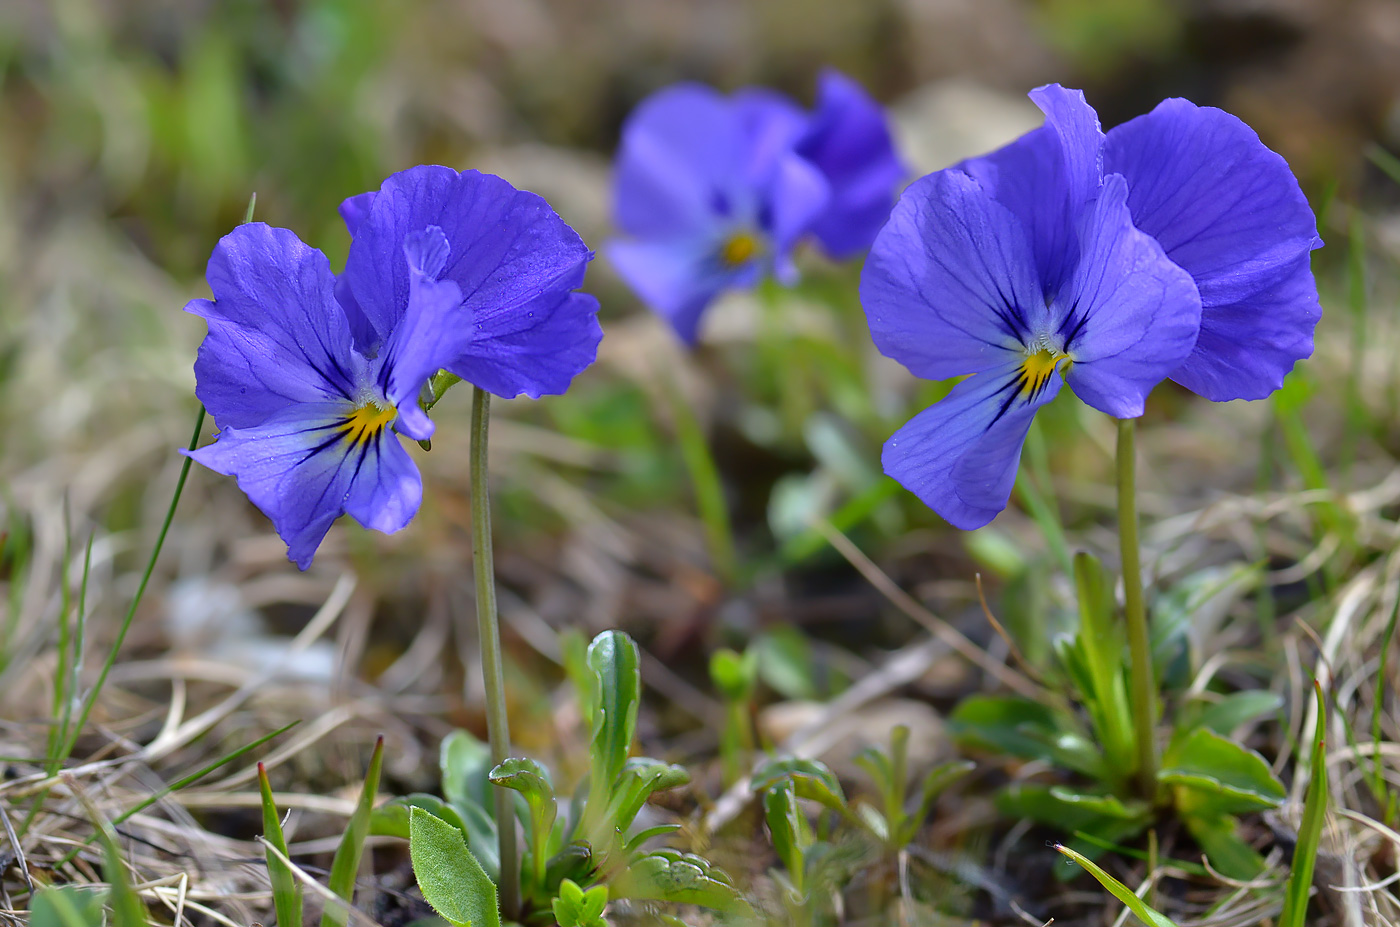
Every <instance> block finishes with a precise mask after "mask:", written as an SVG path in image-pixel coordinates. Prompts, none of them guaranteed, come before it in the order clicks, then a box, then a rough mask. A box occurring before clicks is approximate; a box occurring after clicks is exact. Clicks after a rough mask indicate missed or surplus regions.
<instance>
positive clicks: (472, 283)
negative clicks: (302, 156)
mask: <svg viewBox="0 0 1400 927" xmlns="http://www.w3.org/2000/svg"><path fill="white" fill-rule="evenodd" d="M342 214H344V215H346V220H347V223H348V224H349V225H350V226H351V227H352V232H353V233H354V235H355V237H354V241H353V243H352V245H351V251H350V258H349V260H348V262H347V265H346V271H345V273H344V274H343V275H342V276H341V277H340V279H339V280H337V278H336V277H335V275H334V274H332V272H331V269H330V265H329V262H328V261H327V260H326V257H325V255H324V254H322V253H321V252H320V251H318V250H316V249H314V248H311V247H310V246H308V245H306V244H304V243H303V242H302V241H301V240H300V239H298V238H297V236H296V235H295V234H293V233H292V232H290V231H288V230H286V229H278V228H272V227H270V226H267V225H264V224H262V223H251V224H248V225H243V226H239V227H238V228H237V229H234V230H233V231H232V232H231V233H229V234H228V235H226V236H225V237H224V238H223V239H222V240H221V241H220V242H219V244H218V245H217V246H216V247H215V249H214V253H213V256H212V257H211V258H210V260H209V267H208V272H207V279H208V282H209V286H210V289H211V290H212V291H213V296H214V298H213V299H212V300H207V299H196V300H193V301H192V302H191V303H190V304H189V305H188V306H187V307H186V309H187V311H189V312H192V313H194V314H195V315H198V316H201V317H203V318H204V319H205V320H206V321H207V323H208V326H209V332H208V335H207V336H206V337H205V339H204V343H203V344H202V345H201V346H200V349H199V354H198V357H197V359H196V361H195V377H196V381H197V385H196V390H195V391H196V394H197V395H198V396H199V399H200V400H201V401H202V402H203V403H204V405H205V406H206V408H208V410H209V412H210V413H211V414H212V415H213V416H214V421H215V423H216V425H217V426H218V428H219V435H218V439H217V440H216V441H215V442H214V443H213V444H210V445H208V446H206V447H203V448H200V449H198V450H196V451H194V452H192V453H191V455H190V456H192V457H193V458H194V459H195V460H197V461H199V462H200V463H201V464H203V465H205V466H207V467H209V468H210V469H212V470H215V471H217V472H219V473H223V474H227V475H230V476H234V477H236V478H237V479H238V485H239V488H240V489H242V490H243V491H244V492H245V493H246V494H247V496H248V498H249V499H250V500H251V501H252V502H253V504H254V505H256V506H257V507H258V508H259V509H261V510H262V511H263V512H264V514H266V515H267V516H268V517H269V518H270V519H271V520H272V523H273V526H274V527H275V528H276V529H277V533H278V534H279V535H281V537H282V539H283V540H284V541H285V542H286V544H287V553H288V556H289V557H290V558H291V559H292V560H293V561H295V562H296V564H297V565H298V566H299V567H301V568H302V569H305V568H306V567H307V566H309V565H310V563H311V560H312V557H313V556H314V555H315V552H316V549H317V547H318V546H319V545H320V543H321V540H322V538H324V537H325V534H326V532H327V531H328V530H329V529H330V526H331V524H332V523H333V522H334V521H335V520H336V519H337V518H338V517H340V515H342V514H345V513H348V514H349V515H350V516H351V517H353V518H354V519H355V520H356V521H358V522H359V523H360V524H361V525H363V526H365V527H366V528H373V529H376V530H379V531H384V532H394V531H397V530H399V529H400V528H402V527H404V526H405V525H406V524H408V522H409V521H410V520H411V519H412V518H413V516H414V514H416V512H417V511H418V507H419V504H420V502H421V500H422V492H423V490H422V480H421V478H420V476H419V473H418V468H417V466H416V465H415V464H414V463H413V460H412V458H410V456H409V454H408V451H407V450H406V448H405V447H404V445H403V443H402V441H401V440H400V438H399V436H400V435H402V436H403V437H405V438H410V439H414V440H425V439H427V438H429V437H430V436H431V435H432V434H433V430H434V425H433V422H432V421H431V420H430V419H429V418H428V416H427V415H426V414H425V413H424V412H423V410H422V408H420V406H419V402H418V401H419V396H420V393H421V391H422V388H423V386H424V384H425V383H426V381H427V380H428V378H429V377H431V376H432V375H433V374H434V373H436V372H437V371H438V370H439V369H443V368H446V369H449V370H452V371H453V372H454V373H457V374H459V375H460V376H462V377H463V378H464V379H467V380H470V381H471V382H473V383H476V384H477V385H479V386H482V387H483V388H486V389H489V390H490V391H492V392H495V393H498V394H500V395H505V396H514V395H517V394H519V393H526V394H528V395H531V396H538V395H540V394H543V393H548V392H560V391H562V390H563V389H564V388H565V387H567V385H568V382H569V379H570V378H572V377H573V375H574V374H576V373H578V371H579V370H581V369H582V368H583V367H584V366H587V364H588V363H589V362H591V361H592V359H593V356H594V353H595V352H596V348H597V343H598V337H599V335H600V333H599V331H598V326H597V321H596V319H595V318H594V316H595V313H596V309H597V303H596V302H595V301H594V300H593V299H592V297H589V296H585V295H583V294H578V293H571V292H569V290H570V289H571V288H572V287H573V286H577V285H578V283H579V282H580V280H581V278H582V274H583V265H584V263H585V262H586V261H587V260H588V259H589V258H590V257H591V253H590V252H589V251H588V250H587V249H586V248H585V247H584V245H583V243H582V242H581V241H580V240H579V238H578V236H577V235H576V234H574V232H573V230H572V229H570V228H569V227H568V226H567V225H566V224H564V222H563V221H562V220H561V219H559V217H558V216H556V215H555V214H554V213H553V211H552V210H550V209H549V207H548V205H546V204H545V203H544V201H543V200H541V199H540V198H539V197H537V196H534V195H533V194H529V193H523V192H521V191H518V190H515V189H514V188H513V187H511V186H510V185H509V184H507V183H506V182H505V181H503V180H501V179H500V178H496V177H491V176H488V175H482V174H477V173H475V172H471V171H468V172H464V173H462V174H458V173H457V172H455V171H451V170H449V169H447V168H436V167H419V168H413V169H411V170H408V171H404V172H402V173H400V174H396V175H394V176H393V177H390V178H389V179H388V180H386V181H385V182H384V185H383V186H382V187H381V188H380V190H379V191H378V193H377V194H373V195H368V194H367V195H364V196H362V197H359V198H356V199H355V200H354V201H353V202H350V201H347V205H346V206H345V207H342Z"/></svg>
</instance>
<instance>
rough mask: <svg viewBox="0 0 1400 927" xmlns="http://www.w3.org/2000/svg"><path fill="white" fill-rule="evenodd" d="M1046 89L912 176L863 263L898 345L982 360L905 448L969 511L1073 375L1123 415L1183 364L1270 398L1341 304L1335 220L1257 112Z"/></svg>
mask: <svg viewBox="0 0 1400 927" xmlns="http://www.w3.org/2000/svg"><path fill="white" fill-rule="evenodd" d="M1031 98H1032V99H1033V100H1034V101H1035V103H1036V104H1037V105H1038V106H1039V107H1040V108H1041V110H1043V111H1044V112H1045V116H1046V119H1045V125H1044V126H1042V127H1041V128H1039V129H1036V130H1034V131H1032V132H1030V133H1028V134H1026V135H1025V136H1022V137H1021V138H1020V139H1018V140H1017V141H1015V142H1013V143H1011V144H1010V145H1007V146H1006V147H1004V148H1002V149H999V150H998V151H996V152H993V153H992V154H990V155H987V156H985V157H981V158H975V159H972V160H969V161H966V162H963V163H962V164H960V165H957V166H955V167H953V168H950V169H948V170H945V171H940V172H937V173H934V174H931V175H929V176H927V177H925V178H923V179H922V180H919V181H916V182H915V183H914V184H912V185H911V186H910V187H909V188H908V189H907V190H906V191H905V193H904V195H903V196H902V197H901V199H900V201H899V203H898V204H897V206H896V207H895V210H894V212H893V214H892V215H891V218H890V221H889V223H888V224H887V225H886V226H885V228H884V229H883V230H882V231H881V232H880V235H879V237H878V238H877V239H876V242H875V244H874V245H873V246H872V248H871V252H870V257H869V258H868V260H867V262H866V265H865V270H864V273H863V275H862V279H861V301H862V303H863V304H864V306H865V309H866V315H867V318H868V320H869V322H870V327H871V332H872V334H873V335H874V338H875V343H876V345H877V346H878V347H879V349H880V350H881V352H883V353H884V354H886V355H888V356H890V357H892V358H894V359H895V360H898V361H900V362H901V363H903V364H904V365H905V366H906V367H908V368H909V370H910V371H911V372H912V373H914V374H915V375H917V376H921V377H926V378H929V379H945V378H951V377H958V376H964V375H968V374H971V375H972V376H970V377H969V378H968V379H966V380H964V381H962V382H960V383H958V384H957V385H956V386H955V387H953V390H952V392H951V393H950V394H949V395H948V396H947V398H945V399H944V400H942V401H940V402H938V403H936V404H935V405H934V406H932V407H931V408H929V409H927V410H925V411H924V412H922V413H920V414H919V415H917V416H915V417H914V418H913V419H912V420H911V421H910V422H909V423H908V424H906V425H905V426H904V427H903V428H901V429H900V430H899V431H898V432H896V433H895V435H894V436H893V437H891V438H890V440H889V441H888V442H887V443H886V445H885V450H884V456H883V462H884V466H885V471H886V472H887V473H888V474H890V475H891V476H893V477H894V478H895V479H897V480H898V481H899V482H900V483H902V484H903V485H904V486H905V487H907V488H908V489H910V490H911V491H913V492H914V493H915V494H916V495H918V496H919V498H920V499H922V500H923V501H924V502H925V503H926V504H928V505H929V506H930V507H931V508H933V509H934V510H935V511H937V512H938V513H939V514H940V515H942V516H943V517H944V518H946V519H947V520H948V521H949V522H951V523H952V524H954V525H956V526H957V527H960V528H976V527H979V526H981V525H984V524H986V523H987V522H989V521H991V520H992V518H994V517H995V516H996V514H997V513H998V512H1000V511H1001V510H1002V509H1003V508H1005V506H1006V503H1007V500H1008V498H1009V496H1010V492H1011V488H1012V484H1013V483H1014V480H1015V476H1016V467H1017V462H1018V461H1019V458H1020V451H1021V446H1022V444H1023V443H1024V440H1025V436H1026V432H1027V430H1028V429H1029V427H1030V422H1031V419H1032V417H1033V415H1034V413H1035V410H1036V409H1037V408H1039V407H1040V406H1041V405H1044V404H1045V403H1046V402H1049V401H1050V400H1051V399H1052V398H1054V396H1055V395H1056V394H1057V393H1058V391H1059V389H1060V385H1061V380H1062V379H1063V381H1064V382H1065V383H1068V384H1069V386H1070V388H1071V389H1072V390H1073V391H1074V392H1075V393H1076V394H1077V395H1078V396H1079V397H1080V398H1081V399H1083V400H1084V401H1085V402H1087V403H1088V404H1089V405H1091V406H1093V407H1094V408H1097V409H1099V410H1101V411H1103V412H1106V413H1108V414H1109V415H1112V416H1115V417H1117V418H1131V417H1136V416H1138V415H1141V414H1142V411H1143V403H1144V400H1145V398H1146V396H1147V394H1148V392H1149V391H1150V390H1151V389H1152V387H1153V386H1154V385H1155V384H1156V383H1158V382H1160V381H1161V380H1163V379H1165V378H1168V377H1170V378H1172V379H1174V380H1176V381H1177V382H1179V383H1181V384H1182V385H1183V386H1185V387H1187V388H1188V389H1191V390H1193V391H1195V392H1198V393H1200V394H1201V395H1203V396H1206V397H1207V398H1210V399H1214V400H1228V399H1236V398H1259V397H1262V396H1266V395H1268V394H1269V393H1270V392H1271V391H1273V390H1274V389H1277V388H1278V387H1279V385H1280V384H1281V383H1282V381H1283V377H1284V375H1285V374H1286V373H1287V372H1288V371H1289V369H1291V368H1292V366H1293V364H1294V363H1295V362H1296V361H1297V360H1299V359H1301V358H1304V357H1307V356H1308V355H1309V354H1310V353H1311V351H1312V332H1313V328H1314V327H1315V325H1316V323H1317V319H1318V318H1319V316H1320V309H1319V306H1318V301H1317V290H1316V285H1315V283H1314V280H1313V277H1312V272H1311V268H1310V264H1309V253H1310V252H1311V251H1312V250H1313V249H1314V248H1317V247H1320V246H1321V241H1320V239H1319V238H1318V237H1317V229H1316V221H1315V219H1314V217H1313V214H1312V211H1311V209H1310V208H1309V207H1308V204H1307V200H1306V199H1305V198H1304V196H1303V194H1302V191H1301V189H1300V188H1299V186H1298V182H1297V180H1296V179H1295V178H1294V177H1293V174H1292V173H1291V171H1290V170H1289V169H1288V166H1287V164H1286V163H1285V162H1284V160H1283V159H1282V158H1281V157H1279V156H1278V155H1277V154H1275V153H1274V152H1272V151H1270V150H1269V149H1268V148H1266V147H1265V146H1264V145H1263V143H1261V142H1260V141H1259V138H1258V136H1257V135H1256V134H1255V133H1254V132H1253V131H1252V130H1251V129H1249V127H1248V126H1246V125H1245V124H1244V123H1242V122H1241V121H1240V120H1238V119H1236V118H1235V117H1233V116H1231V115H1229V114H1227V113H1224V112H1222V111H1220V110H1216V109H1210V108H1206V107H1197V106H1195V105H1193V104H1191V103H1188V102H1186V101H1184V100H1167V101H1165V102H1163V103H1162V104H1161V105H1159V106H1158V107H1157V108H1156V109H1155V110H1153V111H1152V112H1151V113H1149V114H1148V115H1146V116H1142V117H1139V118H1138V119H1134V120H1132V121H1131V122H1128V123H1125V124H1124V125H1122V126H1119V127H1118V128H1115V129H1114V130H1112V131H1110V132H1109V133H1108V134H1107V135H1105V134H1104V133H1103V132H1102V131H1101V130H1100V127H1099V122H1098V117H1097V115H1096V114H1095V113H1094V111H1093V109H1091V108H1090V107H1089V105H1088V104H1087V103H1086V102H1085V100H1084V97H1083V94H1082V93H1079V92H1077V91H1069V90H1066V89H1064V88H1062V87H1060V86H1058V85H1050V86H1047V87H1042V88H1039V89H1037V90H1035V91H1034V92H1032V94H1031ZM1057 374H1059V376H1057Z"/></svg>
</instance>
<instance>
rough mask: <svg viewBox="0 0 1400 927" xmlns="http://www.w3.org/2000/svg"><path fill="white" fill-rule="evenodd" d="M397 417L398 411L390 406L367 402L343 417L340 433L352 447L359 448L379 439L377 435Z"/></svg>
mask: <svg viewBox="0 0 1400 927" xmlns="http://www.w3.org/2000/svg"><path fill="white" fill-rule="evenodd" d="M398 415H399V410H398V409H396V408H394V407H393V406H391V405H387V404H386V405H380V404H379V403H377V402H367V403H365V404H364V405H362V406H358V407H357V408H356V409H355V411H354V412H351V413H350V414H349V415H348V416H346V417H345V423H344V424H343V425H341V433H342V434H343V435H344V436H345V437H346V438H347V439H348V440H349V441H350V443H351V444H352V445H354V446H355V447H359V446H360V445H361V444H364V443H366V442H368V441H371V440H373V439H374V438H377V437H379V433H380V432H381V431H383V430H384V429H385V428H387V427H388V426H389V425H390V424H392V423H393V421H394V419H395V418H397V417H398Z"/></svg>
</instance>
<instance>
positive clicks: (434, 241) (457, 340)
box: [380, 225, 473, 441]
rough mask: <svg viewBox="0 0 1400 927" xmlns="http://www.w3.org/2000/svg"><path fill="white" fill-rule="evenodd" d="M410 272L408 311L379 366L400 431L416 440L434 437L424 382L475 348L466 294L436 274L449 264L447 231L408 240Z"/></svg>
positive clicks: (427, 231) (435, 229) (432, 228)
mask: <svg viewBox="0 0 1400 927" xmlns="http://www.w3.org/2000/svg"><path fill="white" fill-rule="evenodd" d="M403 251H404V257H405V259H406V260H407V263H408V267H409V296H408V309H407V311H406V312H405V313H404V317H403V319H402V320H401V321H400V322H399V324H398V325H396V326H395V327H394V332H393V334H391V335H390V336H389V340H388V341H387V342H386V343H385V345H384V354H383V358H384V360H383V364H382V366H381V367H380V381H381V384H380V385H381V387H382V389H383V390H384V395H385V398H387V399H388V400H389V402H391V403H392V404H393V405H394V407H395V408H396V409H398V411H399V419H398V423H397V425H396V427H397V428H398V431H399V432H400V433H401V434H404V435H407V436H408V437H410V438H413V439H415V440H419V441H422V440H426V439H428V438H430V437H432V435H433V423H432V420H431V419H429V418H428V416H427V415H426V414H425V413H424V412H423V410H422V408H420V407H419V405H418V393H419V391H420V390H421V389H422V388H423V383H424V382H425V381H427V379H428V378H429V377H431V376H432V375H433V374H435V373H437V372H438V371H439V370H441V369H442V368H444V367H446V366H447V365H449V364H451V363H452V362H453V361H454V360H456V358H457V357H458V356H459V355H460V354H461V353H462V352H463V351H464V350H466V347H467V345H469V344H470V343H471V340H472V334H473V328H472V325H471V319H470V317H469V316H467V315H466V314H465V313H463V312H462V311H461V310H460V308H459V307H460V306H461V304H462V291H461V289H460V288H458V286H457V284H455V283H453V282H452V281H451V280H438V279H437V274H438V273H440V272H441V270H442V268H443V266H444V265H445V264H446V262H447V261H448V260H449V259H450V249H449V247H448V244H447V237H446V236H445V235H444V234H443V232H442V229H440V228H438V227H437V226H435V225H433V226H429V227H428V228H426V229H423V230H422V231H419V232H413V233H411V234H410V235H409V236H408V237H407V239H406V240H405V241H404V245H403Z"/></svg>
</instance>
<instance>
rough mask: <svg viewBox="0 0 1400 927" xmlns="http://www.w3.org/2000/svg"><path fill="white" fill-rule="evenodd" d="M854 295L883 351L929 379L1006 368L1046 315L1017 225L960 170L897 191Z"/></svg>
mask: <svg viewBox="0 0 1400 927" xmlns="http://www.w3.org/2000/svg"><path fill="white" fill-rule="evenodd" d="M860 299H861V304H862V305H863V306H864V307H865V314H866V318H867V320H868V321H869V323H870V332H871V334H872V336H873V337H874V339H875V344H876V346H877V347H878V348H879V349H880V351H881V353H883V354H885V355H886V356H888V357H892V358H894V359H895V360H897V361H899V362H900V363H902V364H903V365H904V366H906V367H908V368H909V370H910V371H911V372H912V373H914V374H915V375H916V376H920V377H925V378H927V379H931V380H941V379H945V378H947V377H953V376H959V375H961V374H966V373H973V372H976V371H979V370H987V369H990V368H992V367H995V366H997V365H1000V364H1003V363H1006V362H1007V359H1008V356H1009V355H1014V354H1016V353H1017V352H1019V351H1020V350H1021V349H1022V344H1023V342H1022V337H1023V335H1024V333H1025V332H1026V330H1027V328H1028V320H1029V318H1030V317H1031V315H1032V314H1034V313H1043V312H1044V310H1045V296H1044V290H1043V289H1042V288H1041V286H1040V283H1039V281H1038V280H1037V278H1036V273H1035V264H1034V259H1033V257H1032V255H1031V249H1030V242H1029V241H1028V240H1027V238H1026V232H1025V230H1024V229H1023V227H1022V226H1021V223H1020V222H1019V221H1018V220H1017V219H1016V218H1015V217H1014V216H1013V215H1012V214H1011V213H1010V211H1008V210H1007V209H1006V207H1004V206H1002V205H1001V204H999V203H997V202H995V201H994V200H993V199H992V198H991V197H990V196H988V195H987V193H986V192H985V191H983V190H982V188H981V187H980V186H978V184H977V182H976V181H975V180H973V179H972V178H970V177H969V176H967V175H966V174H964V173H962V172H961V171H957V170H949V171H939V172H938V173H935V174H930V175H928V176H927V177H924V178H922V179H921V180H917V181H915V182H914V183H913V184H910V186H909V188H908V189H906V190H905V191H904V194H903V195H902V196H901V197H900V199H899V203H898V204H897V205H896V206H895V208H894V212H893V213H892V214H891V216H890V220H889V222H888V223H887V224H886V225H885V227H884V228H883V229H882V230H881V231H880V234H879V236H878V237H876V239H875V244H874V245H873V246H872V247H871V249H870V256H869V257H868V258H866V261H865V269H864V271H863V272H862V274H861V279H860Z"/></svg>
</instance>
